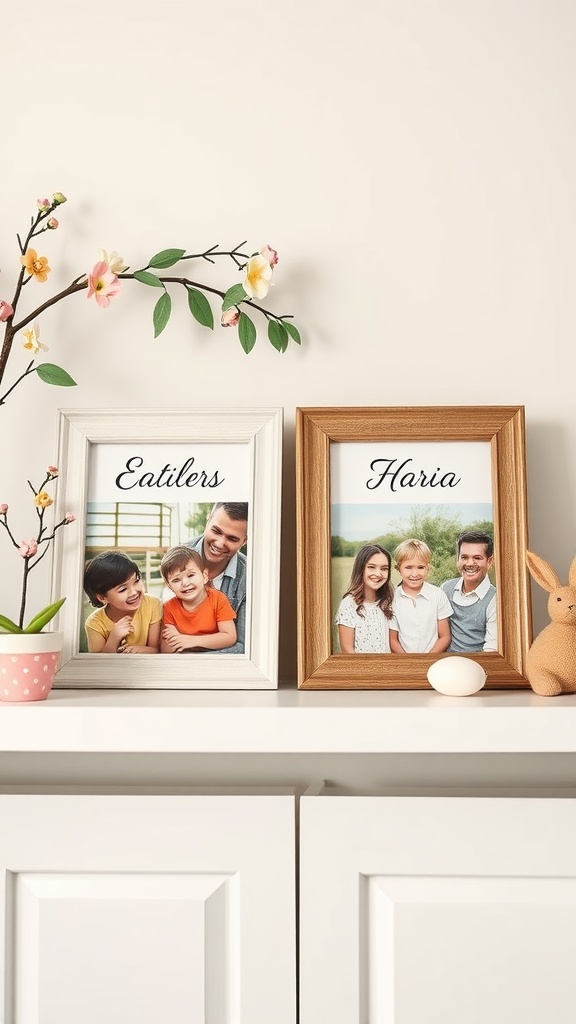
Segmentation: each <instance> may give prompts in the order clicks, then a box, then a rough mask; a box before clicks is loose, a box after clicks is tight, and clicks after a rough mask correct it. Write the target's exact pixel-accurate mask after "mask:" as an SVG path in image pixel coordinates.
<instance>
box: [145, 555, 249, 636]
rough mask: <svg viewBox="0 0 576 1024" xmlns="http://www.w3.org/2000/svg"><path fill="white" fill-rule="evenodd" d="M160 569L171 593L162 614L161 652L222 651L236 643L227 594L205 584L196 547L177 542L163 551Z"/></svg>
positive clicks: (203, 569) (206, 581)
mask: <svg viewBox="0 0 576 1024" xmlns="http://www.w3.org/2000/svg"><path fill="white" fill-rule="evenodd" d="M160 572H161V573H162V576H163V577H164V582H165V583H166V586H167V587H169V588H170V590H171V591H172V593H173V594H174V597H171V598H170V600H169V601H166V604H165V605H164V608H163V614H162V641H161V646H160V649H161V652H162V654H182V653H183V652H185V651H188V652H189V653H194V652H195V651H196V652H198V651H206V652H210V651H222V650H225V648H226V647H233V646H234V644H235V643H236V626H235V624H234V619H235V618H236V612H235V611H234V609H233V608H232V605H231V604H230V602H229V600H228V598H227V597H226V595H225V594H223V593H222V592H221V591H220V590H217V589H216V588H215V587H212V586H210V587H209V586H207V583H208V570H207V569H206V566H205V565H204V562H203V560H202V556H201V555H200V552H199V551H195V550H194V548H189V547H187V546H186V545H177V546H176V547H173V548H170V550H169V551H167V552H166V554H165V555H164V558H163V559H162V561H161V562H160Z"/></svg>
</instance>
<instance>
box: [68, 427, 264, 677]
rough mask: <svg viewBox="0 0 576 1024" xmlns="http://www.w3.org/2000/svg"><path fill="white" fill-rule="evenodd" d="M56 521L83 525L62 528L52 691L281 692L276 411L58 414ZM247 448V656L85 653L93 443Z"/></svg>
mask: <svg viewBox="0 0 576 1024" xmlns="http://www.w3.org/2000/svg"><path fill="white" fill-rule="evenodd" d="M59 417H60V419H59V431H58V438H59V440H58V467H59V487H58V492H57V498H56V515H57V516H59V517H60V518H62V517H63V516H64V515H65V514H66V512H73V513H74V515H75V516H76V519H77V522H78V529H75V528H71V529H68V530H59V531H58V533H57V535H56V538H55V545H54V561H53V569H52V599H53V600H56V595H58V596H63V595H66V602H65V604H64V605H63V606H62V609H61V611H60V613H59V617H58V620H57V627H56V628H58V629H61V630H62V632H63V634H64V646H63V650H62V661H61V668H60V671H59V672H58V674H57V676H56V680H55V684H54V685H55V687H73V688H82V687H90V688H93V687H100V688H102V689H117V688H118V689H122V688H133V689H159V690H160V689H185V690H193V689H273V688H275V687H277V686H278V610H279V591H280V512H281V506H280V498H281V470H282V420H283V410H282V409H280V408H265V409H212V408H210V409H193V410H190V411H189V410H184V409H180V410H174V409H153V410H150V409H124V410H103V411H100V410H95V409H61V410H59ZM127 441H139V442H141V443H156V442H158V443H171V442H173V443H180V444H181V443H183V442H191V443H193V442H196V443H199V442H202V443H218V444H225V443H248V444H249V445H250V468H251V494H250V499H249V500H250V506H249V507H250V522H249V547H248V586H247V594H248V600H247V604H248V607H247V616H246V653H245V654H230V655H226V654H194V655H193V656H190V657H189V656H187V655H181V654H162V655H151V654H134V655H102V654H84V653H80V652H79V638H80V628H81V611H82V596H83V588H82V581H83V570H84V557H85V530H84V525H85V523H86V509H87V493H88V464H89V448H90V445H91V444H114V443H117V444H121V443H125V442H127Z"/></svg>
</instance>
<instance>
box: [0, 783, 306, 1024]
mask: <svg viewBox="0 0 576 1024" xmlns="http://www.w3.org/2000/svg"><path fill="white" fill-rule="evenodd" d="M294 817H295V815H294V796H293V795H285V794H282V795H278V794H276V795H258V796H245V795H233V796H232V795H218V796H214V795H210V796H206V795H202V796H56V795H54V796H49V795H48V796H47V795H34V796H20V795H18V796H14V795H13V796H1V797H0V871H1V876H0V893H1V895H0V901H1V906H2V910H3V911H4V914H3V916H4V917H5V920H6V924H5V926H4V924H3V923H2V922H0V944H1V947H2V956H1V958H0V959H1V963H2V966H3V967H4V974H5V982H6V984H5V992H4V993H3V994H0V1007H1V1008H2V1011H3V1012H0V1020H2V1021H3V1022H5V1024H271V1021H273V1022H274V1024H294V1022H295V1018H296V1010H295V1003H296V997H295V985H296V982H295V849H294V843H295V827H294Z"/></svg>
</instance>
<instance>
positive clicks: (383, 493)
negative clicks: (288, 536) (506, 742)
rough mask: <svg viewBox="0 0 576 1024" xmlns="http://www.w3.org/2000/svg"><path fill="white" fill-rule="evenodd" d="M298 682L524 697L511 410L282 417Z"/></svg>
mask: <svg viewBox="0 0 576 1024" xmlns="http://www.w3.org/2000/svg"><path fill="white" fill-rule="evenodd" d="M296 465H297V482H296V500H297V596H298V630H299V637H298V686H299V687H300V688H302V689H354V688H364V689H419V688H427V687H428V686H429V683H428V681H427V677H426V673H427V670H428V668H429V666H430V665H431V664H432V663H433V662H434V661H436V660H438V658H441V657H444V656H447V655H450V654H455V653H457V654H461V655H463V656H465V657H473V658H474V660H475V661H477V662H479V663H480V664H481V665H482V666H483V667H484V669H485V671H486V673H487V682H486V686H487V687H494V688H512V687H527V686H528V683H527V680H526V678H525V676H524V663H525V657H526V653H527V650H528V647H529V645H530V642H531V629H532V624H531V604H530V586H529V577H528V572H527V569H526V565H525V552H526V549H527V547H528V538H527V512H526V471H525V436H524V408H523V407H522V406H476V407H474V406H446V407H425V406H421V407H413V408H410V407H398V408H376V407H366V408H362V407H348V408H300V409H297V411H296Z"/></svg>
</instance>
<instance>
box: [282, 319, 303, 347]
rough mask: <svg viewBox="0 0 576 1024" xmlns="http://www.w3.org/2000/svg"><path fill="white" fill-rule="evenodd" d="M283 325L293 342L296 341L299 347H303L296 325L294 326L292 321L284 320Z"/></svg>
mask: <svg viewBox="0 0 576 1024" xmlns="http://www.w3.org/2000/svg"><path fill="white" fill-rule="evenodd" d="M282 323H283V324H284V327H285V328H286V330H287V331H288V334H289V335H290V337H291V338H292V340H293V341H295V342H296V344H297V345H301V344H302V338H301V337H300V331H299V330H298V328H297V327H296V324H293V323H292V321H291V320H283V321H282Z"/></svg>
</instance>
